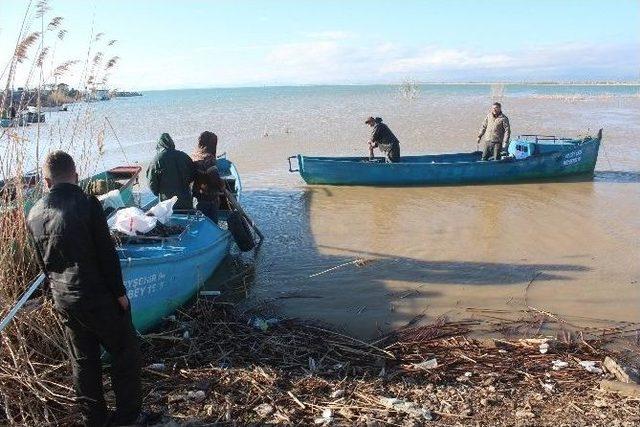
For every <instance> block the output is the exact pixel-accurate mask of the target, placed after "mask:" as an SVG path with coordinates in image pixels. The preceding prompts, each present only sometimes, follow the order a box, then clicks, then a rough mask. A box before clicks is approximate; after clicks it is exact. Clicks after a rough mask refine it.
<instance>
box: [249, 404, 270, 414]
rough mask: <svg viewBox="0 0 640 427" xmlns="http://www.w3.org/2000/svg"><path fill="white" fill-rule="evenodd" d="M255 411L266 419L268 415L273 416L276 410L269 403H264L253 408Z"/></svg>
mask: <svg viewBox="0 0 640 427" xmlns="http://www.w3.org/2000/svg"><path fill="white" fill-rule="evenodd" d="M253 411H254V412H255V413H256V414H258V415H259V416H261V417H266V416H268V415H271V414H272V413H273V411H274V409H273V406H271V405H269V404H268V403H262V404H260V405H258V406H256V407H255V408H253Z"/></svg>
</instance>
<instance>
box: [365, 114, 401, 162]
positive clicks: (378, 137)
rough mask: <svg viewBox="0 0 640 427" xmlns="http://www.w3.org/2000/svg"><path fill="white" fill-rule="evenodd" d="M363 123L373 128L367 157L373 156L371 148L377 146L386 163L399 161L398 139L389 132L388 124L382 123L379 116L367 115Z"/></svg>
mask: <svg viewBox="0 0 640 427" xmlns="http://www.w3.org/2000/svg"><path fill="white" fill-rule="evenodd" d="M365 123H366V124H368V125H369V126H371V127H372V128H373V130H372V132H371V140H370V141H369V157H370V158H373V149H374V148H376V147H378V148H379V149H380V151H382V152H383V153H384V154H385V156H386V161H387V163H397V162H399V161H400V141H398V138H396V136H395V135H394V134H393V132H391V129H389V126H387V125H386V124H384V123H382V119H381V118H380V117H376V118H373V117H369V118H368V119H367V120H365Z"/></svg>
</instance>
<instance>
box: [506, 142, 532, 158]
mask: <svg viewBox="0 0 640 427" xmlns="http://www.w3.org/2000/svg"><path fill="white" fill-rule="evenodd" d="M535 152H536V144H535V142H529V141H519V140H515V141H511V143H510V144H509V156H512V157H515V159H516V160H521V159H526V158H527V157H529V156H533V155H534V154H535Z"/></svg>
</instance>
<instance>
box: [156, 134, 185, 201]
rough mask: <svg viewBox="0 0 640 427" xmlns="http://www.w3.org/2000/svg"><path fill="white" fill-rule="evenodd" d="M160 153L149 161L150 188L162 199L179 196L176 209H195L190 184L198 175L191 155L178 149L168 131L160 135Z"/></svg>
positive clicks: (158, 147) (158, 148)
mask: <svg viewBox="0 0 640 427" xmlns="http://www.w3.org/2000/svg"><path fill="white" fill-rule="evenodd" d="M156 149H157V150H158V153H157V154H156V156H155V157H154V158H153V160H151V163H149V168H148V169H147V179H148V180H149V188H150V189H151V191H152V192H153V194H155V195H156V196H158V198H159V199H160V201H163V200H167V199H170V198H172V197H173V196H177V197H178V201H177V202H176V204H175V206H174V207H173V208H174V209H193V196H192V195H191V189H190V188H189V186H190V185H191V183H192V182H193V180H194V178H195V176H196V167H195V165H194V164H193V160H191V157H189V155H188V154H187V153H185V152H183V151H180V150H176V144H175V143H174V142H173V139H171V136H170V135H169V134H168V133H163V134H162V136H160V140H159V141H158V145H157V147H156Z"/></svg>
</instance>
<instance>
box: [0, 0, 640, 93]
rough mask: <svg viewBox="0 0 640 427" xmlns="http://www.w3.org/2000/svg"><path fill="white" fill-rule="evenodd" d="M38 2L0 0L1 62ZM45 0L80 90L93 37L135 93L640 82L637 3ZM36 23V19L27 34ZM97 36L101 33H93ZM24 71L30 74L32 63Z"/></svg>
mask: <svg viewBox="0 0 640 427" xmlns="http://www.w3.org/2000/svg"><path fill="white" fill-rule="evenodd" d="M35 3H36V1H35V0H34V1H33V2H32V5H33V4H35ZM29 4H30V2H29V0H0V55H1V56H0V66H1V67H2V68H1V69H4V68H5V64H6V63H7V62H8V60H9V58H10V55H11V53H12V50H13V48H14V46H15V43H16V39H17V35H18V30H19V28H20V25H21V23H22V19H23V16H24V14H25V10H26V9H27V7H28V5H29ZM49 6H50V8H51V10H50V11H49V12H48V15H47V18H52V17H54V16H62V17H63V18H64V20H63V22H62V27H61V28H64V29H66V30H68V33H67V34H66V36H65V38H64V40H62V41H60V40H58V39H57V38H56V37H55V33H54V32H50V33H47V35H46V36H45V41H44V45H46V46H50V47H51V49H50V52H55V55H53V54H52V53H50V56H51V61H50V66H51V67H53V66H55V65H56V64H59V63H62V62H64V61H65V60H71V59H79V60H80V61H81V62H80V63H79V64H78V65H77V66H76V67H75V68H74V71H75V72H74V73H73V74H70V75H67V76H66V77H65V78H66V79H67V80H70V81H69V82H68V83H70V84H71V85H72V86H74V85H75V84H74V80H77V81H78V82H79V81H81V78H80V77H79V75H80V70H81V69H82V64H83V62H82V61H84V60H85V59H86V58H87V50H88V49H89V47H91V49H92V52H91V53H90V56H91V57H92V56H93V54H94V53H95V52H96V51H98V50H100V51H104V53H105V58H109V57H112V56H116V55H117V56H118V57H119V58H120V59H119V62H118V65H117V66H116V67H115V68H114V70H113V72H112V73H111V75H110V78H109V85H110V86H111V87H115V88H119V89H126V90H153V89H181V88H200V87H235V86H263V85H301V84H377V83H401V82H403V81H407V80H409V81H419V82H466V81H486V82H510V81H513V82H517V81H549V80H555V81H568V80H571V81H593V80H618V81H620V80H624V81H638V80H640V0H575V1H573V0H535V1H534V0H529V1H525V0H491V1H484V0H475V1H473V0H422V1H418V0H396V1H387V0H367V1H360V0H321V1H318V0H314V1H311V0H297V1H294V0H260V1H258V0H230V1H227V0H210V1H205V0H180V1H175V0H172V1H168V0H155V1H152V0H137V1H130V0H101V1H95V0H50V1H49ZM32 9H33V6H32ZM40 25H41V21H40V20H37V19H36V20H32V24H31V28H30V30H32V31H35V30H37V29H38V28H39V27H40ZM45 25H46V23H45ZM99 32H104V33H105V36H104V37H103V38H102V39H101V40H100V41H99V42H96V43H90V40H91V37H92V34H94V35H95V34H97V33H99ZM112 39H115V40H117V42H116V43H115V44H114V45H113V46H106V42H107V41H108V40H112ZM1 69H0V71H1ZM17 74H18V79H17V81H18V80H20V78H22V79H24V78H25V76H26V75H27V74H28V66H21V67H20V68H19V69H18V72H17ZM3 78H4V77H3ZM0 80H1V79H0ZM0 83H2V82H0ZM2 84H4V83H2Z"/></svg>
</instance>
